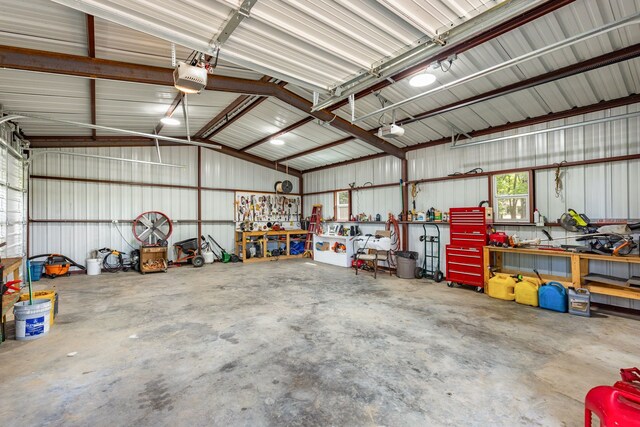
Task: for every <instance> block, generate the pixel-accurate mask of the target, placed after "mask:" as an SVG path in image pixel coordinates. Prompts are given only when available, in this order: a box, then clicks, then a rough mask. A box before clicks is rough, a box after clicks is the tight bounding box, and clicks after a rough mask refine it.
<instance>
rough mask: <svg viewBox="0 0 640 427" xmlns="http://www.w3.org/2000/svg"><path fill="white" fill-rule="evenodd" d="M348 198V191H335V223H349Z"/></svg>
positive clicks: (349, 204)
mask: <svg viewBox="0 0 640 427" xmlns="http://www.w3.org/2000/svg"><path fill="white" fill-rule="evenodd" d="M350 196H351V195H350V194H349V190H344V191H336V196H335V197H336V200H335V201H336V215H335V217H336V221H349V214H350V212H349V210H350V206H351V203H350Z"/></svg>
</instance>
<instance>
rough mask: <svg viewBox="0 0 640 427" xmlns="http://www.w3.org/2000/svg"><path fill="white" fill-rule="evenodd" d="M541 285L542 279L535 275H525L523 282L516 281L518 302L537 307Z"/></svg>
mask: <svg viewBox="0 0 640 427" xmlns="http://www.w3.org/2000/svg"><path fill="white" fill-rule="evenodd" d="M539 287H540V281H539V280H538V279H536V278H535V277H523V278H522V281H521V282H518V283H516V290H515V293H516V302H517V303H518V304H524V305H530V306H533V307H537V306H538V288H539Z"/></svg>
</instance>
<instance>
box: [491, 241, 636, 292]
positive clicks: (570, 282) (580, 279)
mask: <svg viewBox="0 0 640 427" xmlns="http://www.w3.org/2000/svg"><path fill="white" fill-rule="evenodd" d="M484 253H485V257H484V258H485V266H484V274H485V285H486V284H487V283H488V282H489V275H490V273H489V267H490V265H491V259H492V255H495V264H494V265H495V267H496V268H498V269H499V270H500V271H503V268H502V267H503V260H502V255H503V254H505V253H512V254H521V255H533V256H549V257H560V258H569V259H570V262H571V276H570V277H563V276H548V275H543V276H542V277H543V278H547V279H551V280H555V281H557V282H560V283H562V284H563V285H564V286H565V287H568V286H573V287H576V288H580V287H582V288H585V287H586V288H587V289H589V291H590V292H591V293H593V294H599V295H607V296H613V297H619V298H630V299H640V289H637V288H631V287H622V286H615V285H608V284H606V283H599V282H589V283H585V279H584V276H586V275H587V274H589V261H605V262H617V263H627V264H640V257H638V256H626V257H622V256H607V255H598V254H583V253H575V252H560V251H550V250H541V249H525V248H501V247H495V246H485V247H484ZM505 272H509V270H505Z"/></svg>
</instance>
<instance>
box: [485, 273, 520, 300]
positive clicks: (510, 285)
mask: <svg viewBox="0 0 640 427" xmlns="http://www.w3.org/2000/svg"><path fill="white" fill-rule="evenodd" d="M515 286H516V280H515V279H514V278H513V277H511V276H510V275H508V274H504V273H498V274H496V275H495V276H493V277H492V278H491V279H489V283H488V285H487V288H486V289H485V292H486V293H487V295H489V296H490V297H491V298H498V299H503V300H506V301H513V300H514V299H515V298H516V294H515Z"/></svg>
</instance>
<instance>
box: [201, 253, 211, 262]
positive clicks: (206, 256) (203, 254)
mask: <svg viewBox="0 0 640 427" xmlns="http://www.w3.org/2000/svg"><path fill="white" fill-rule="evenodd" d="M202 256H203V257H204V263H205V264H213V252H211V251H204V252H202Z"/></svg>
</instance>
